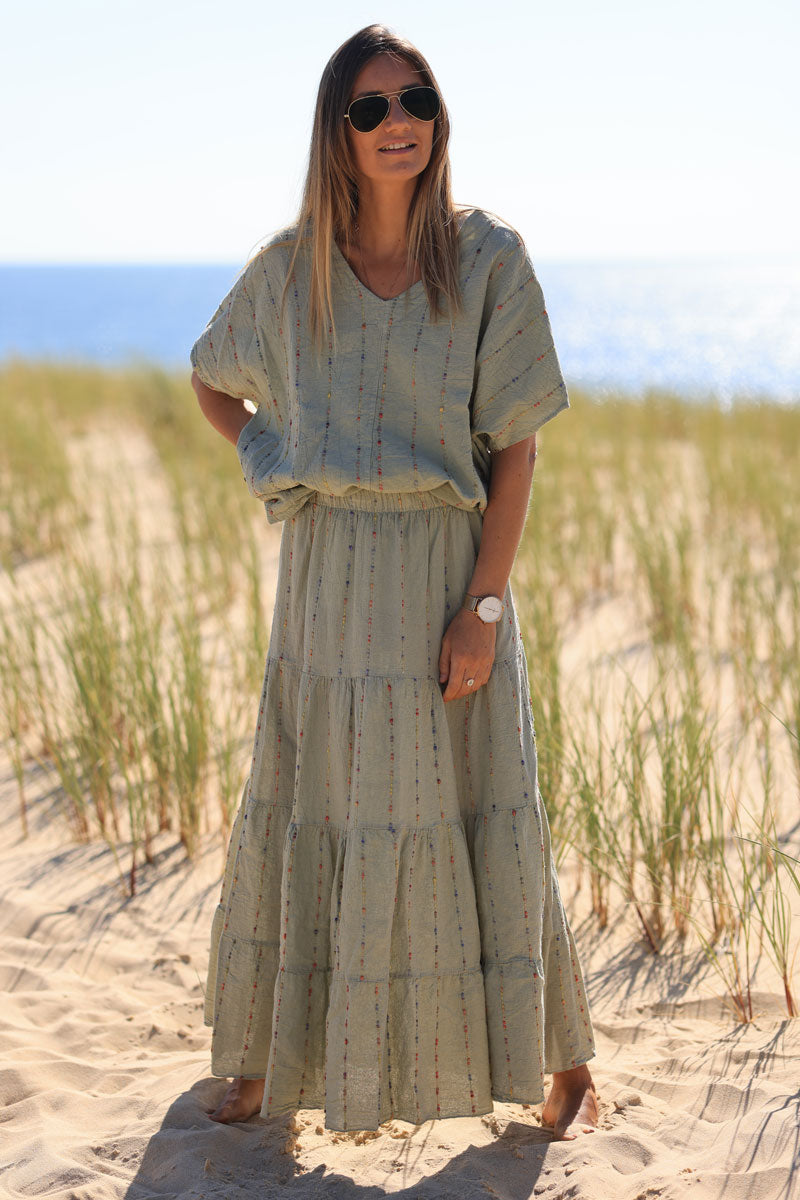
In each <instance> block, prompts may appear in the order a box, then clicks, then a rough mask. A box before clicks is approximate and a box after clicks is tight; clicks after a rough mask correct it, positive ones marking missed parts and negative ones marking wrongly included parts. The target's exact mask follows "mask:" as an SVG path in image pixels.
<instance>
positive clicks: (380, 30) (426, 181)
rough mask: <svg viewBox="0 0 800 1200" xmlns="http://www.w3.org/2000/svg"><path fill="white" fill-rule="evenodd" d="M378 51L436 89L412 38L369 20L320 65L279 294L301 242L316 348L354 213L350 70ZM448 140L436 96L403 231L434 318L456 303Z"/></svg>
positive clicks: (328, 322) (329, 316)
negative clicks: (334, 267) (340, 246)
mask: <svg viewBox="0 0 800 1200" xmlns="http://www.w3.org/2000/svg"><path fill="white" fill-rule="evenodd" d="M377 54H391V55H394V56H396V57H399V58H401V59H403V60H405V61H406V62H408V63H409V65H410V66H411V67H412V68H413V69H414V70H415V71H417V72H419V74H420V75H421V76H422V78H423V80H424V81H425V83H426V84H427V85H428V86H429V87H433V88H436V91H437V92H439V95H440V96H441V91H440V89H439V87H438V85H437V83H436V79H435V77H434V74H433V71H432V70H431V68H430V66H429V64H428V62H427V60H426V59H425V58H424V57H423V55H422V54H421V53H420V52H419V50H417V48H416V47H415V46H414V45H412V43H411V42H409V41H407V40H406V39H405V38H403V37H399V36H398V35H397V34H395V33H393V32H392V30H390V29H388V28H387V27H386V26H385V25H367V26H366V27H365V28H364V29H360V30H359V31H358V33H355V34H353V36H352V37H350V38H348V39H347V41H346V42H343V43H342V45H341V46H340V47H339V49H338V50H337V51H336V53H335V54H334V55H333V56H332V57H331V59H330V60H329V62H328V63H327V65H326V67H325V69H324V71H323V72H322V79H321V80H320V85H319V90H318V92H317V103H316V110H315V113H314V125H313V131H312V134H311V147H310V150H309V155H308V170H307V173H306V179H305V185H304V188H303V198H302V202H301V206H300V213H299V216H298V218H297V224H296V232H295V235H294V239H293V240H294V249H293V251H292V255H291V259H290V261H289V269H288V272H287V278H286V284H285V286H284V290H283V297H282V300H283V301H284V302H285V300H286V294H287V289H288V287H289V283H290V281H291V278H292V272H293V270H294V266H295V263H296V261H297V256H298V254H299V252H300V247H301V245H303V244H306V245H307V246H308V249H309V251H310V260H311V279H310V299H309V326H310V331H311V337H312V341H313V342H314V344H315V345H316V346H317V347H321V346H322V343H323V337H324V334H325V331H327V329H328V327H329V326H330V327H331V329H332V331H333V336H334V338H335V323H334V317H333V299H332V292H331V254H332V251H333V243H334V240H337V241H339V242H343V243H344V244H345V245H347V246H349V245H351V244H352V242H353V241H354V232H355V224H356V220H357V216H358V185H357V182H356V175H355V170H354V167H353V163H352V159H351V155H350V147H349V144H348V140H347V134H346V130H345V122H344V119H343V118H344V113H345V111H346V109H347V106H348V104H349V102H350V93H351V91H352V88H353V83H354V81H355V78H356V76H357V75H358V73H359V71H360V70H361V69H362V67H364V66H365V65H366V64H367V63H368V62H369V61H370V59H372V58H374V57H375V56H376V55H377ZM449 142H450V118H449V116H448V112H447V108H446V106H445V103H444V99H442V103H441V109H440V112H439V115H438V116H437V117H436V120H435V122H434V127H433V149H432V151H431V157H430V160H429V161H428V164H427V166H426V167H425V169H424V171H422V172H421V173H420V175H419V176H418V178H417V186H416V190H415V192H414V197H413V199H412V201H411V207H410V209H409V214H408V230H407V234H408V252H407V265H408V268H409V271H410V270H411V269H412V268H413V264H414V263H415V262H416V263H418V264H419V268H420V273H421V276H422V281H423V284H424V286H425V292H426V295H427V297H428V303H429V306H430V310H431V315H432V318H433V320H434V321H435V320H436V318H437V317H438V316H439V315H440V314H445V313H446V312H447V311H448V309H449V313H450V315H451V316H452V315H455V314H456V313H457V312H459V311H460V309H461V287H460V282H459V248H458V223H457V220H456V209H455V206H454V203H453V195H452V189H451V181H450V156H449ZM254 257H257V256H254ZM250 261H252V259H251V260H250ZM248 265H249V264H248Z"/></svg>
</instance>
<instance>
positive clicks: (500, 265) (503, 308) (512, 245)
mask: <svg viewBox="0 0 800 1200" xmlns="http://www.w3.org/2000/svg"><path fill="white" fill-rule="evenodd" d="M510 237H513V241H510V242H509V245H508V247H507V248H505V249H504V250H503V251H501V252H500V253H499V254H498V255H497V261H496V262H495V264H494V267H493V269H492V274H491V276H490V278H489V282H488V285H487V289H486V302H485V306H484V319H483V332H482V335H481V338H480V341H479V343H478V350H477V355H476V362H475V382H474V388H473V393H472V400H471V404H470V409H471V426H472V433H473V436H474V437H475V436H477V437H483V438H484V439H485V441H486V443H487V444H488V446H489V449H490V450H505V449H506V447H508V446H513V445H514V443H515V442H521V441H523V440H524V439H525V438H527V437H530V436H531V434H533V433H536V431H537V430H538V429H539V428H540V427H541V426H542V425H544V423H545V421H549V420H550V418H551V417H554V416H555V415H556V413H559V412H561V410H562V409H565V408H569V398H568V396H567V388H566V384H565V383H564V378H563V376H562V374H561V367H560V365H559V362H558V356H557V355H556V349H555V346H554V345H553V338H552V334H551V332H550V319H549V317H548V315H547V310H546V309H545V305H544V296H543V295H542V289H541V287H540V286H539V281H538V279H537V278H536V274H535V272H534V269H533V264H532V263H531V260H530V257H529V255H528V253H527V251H526V249H525V247H524V245H523V244H522V243H521V242H520V241H519V240H518V239H517V237H516V235H510Z"/></svg>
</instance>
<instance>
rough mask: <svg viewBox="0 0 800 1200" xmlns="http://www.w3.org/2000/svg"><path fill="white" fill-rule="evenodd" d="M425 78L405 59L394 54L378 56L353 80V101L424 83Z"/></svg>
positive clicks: (351, 97)
mask: <svg viewBox="0 0 800 1200" xmlns="http://www.w3.org/2000/svg"><path fill="white" fill-rule="evenodd" d="M424 82H425V80H424V77H423V76H422V75H421V74H420V72H419V71H417V70H415V69H414V67H412V65H411V63H409V62H406V60H405V59H404V58H397V57H395V55H393V54H376V56H375V57H374V58H371V59H370V60H369V62H368V63H366V64H365V65H364V66H363V67H362V68H361V70H360V71H359V72H358V74H357V75H356V77H355V79H354V80H353V90H352V93H351V96H350V99H351V100H357V99H358V98H359V96H368V95H370V93H375V92H393V91H396V90H399V89H400V88H404V87H414V85H415V84H420V83H424Z"/></svg>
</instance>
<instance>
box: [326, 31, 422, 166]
mask: <svg viewBox="0 0 800 1200" xmlns="http://www.w3.org/2000/svg"><path fill="white" fill-rule="evenodd" d="M426 82H427V80H426V79H424V78H423V76H422V75H421V74H420V73H419V71H415V70H414V69H413V67H412V66H411V65H410V64H409V63H407V62H405V60H403V59H397V58H395V57H394V56H393V55H390V54H377V55H376V56H375V58H372V59H370V61H369V62H368V63H367V64H366V66H364V67H362V68H361V70H360V71H359V73H358V75H357V76H356V78H355V82H354V83H353V90H352V92H351V93H350V101H348V103H349V102H351V101H353V100H357V99H358V98H359V96H365V95H368V94H369V93H370V92H372V93H375V92H379V93H384V92H399V91H402V90H403V89H404V88H408V87H415V86H419V85H420V84H425V83H426ZM390 104H391V108H390V109H389V114H388V116H387V117H386V120H385V121H383V122H382V123H381V124H380V125H379V126H378V128H377V129H373V130H372V132H371V133H359V132H358V131H357V130H356V129H353V127H352V126H351V124H350V122H349V121H348V122H347V138H348V142H349V144H350V153H351V155H352V160H353V166H354V168H355V172H356V178H357V180H361V179H371V180H374V181H375V182H376V183H386V182H391V181H392V180H397V181H400V182H402V181H404V180H408V179H413V178H414V177H415V176H417V175H419V174H420V173H421V172H422V171H424V170H425V168H426V166H427V165H428V162H429V160H430V157H431V150H432V149H433V128H434V125H435V124H436V122H435V121H417V120H416V119H415V118H414V117H410V116H409V115H408V113H407V112H405V110H404V109H403V107H402V106H401V104H400V101H399V99H398V97H397V96H392V97H391V100H390ZM391 146H402V147H403V148H402V149H399V148H398V149H389V148H388V147H391Z"/></svg>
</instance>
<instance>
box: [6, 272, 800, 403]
mask: <svg viewBox="0 0 800 1200" xmlns="http://www.w3.org/2000/svg"><path fill="white" fill-rule="evenodd" d="M240 265H241V264H229V265H226V264H222V265H191V264H177V265H175V264H163V265H135V264H134V265H131V264H121V265H113V264H109V265H105V264H102V265H95V264H91V265H89V264H86V265H70V264H68V265H61V264H59V265H39V264H36V265H25V264H6V265H0V363H2V362H7V361H8V360H10V359H13V358H23V359H35V360H38V359H48V360H50V361H62V362H69V363H75V364H77V363H94V364H100V365H106V366H124V365H128V364H130V365H133V364H141V363H143V362H149V363H155V364H158V365H161V366H164V367H167V368H171V369H175V368H177V369H179V370H180V369H181V368H184V369H185V370H186V371H187V374H188V373H189V372H190V371H191V366H190V364H189V350H190V347H191V345H192V343H193V342H194V340H195V339H196V338H197V336H198V335H199V334H200V332H201V331H202V330H203V328H204V327H205V325H206V323H207V321H208V320H209V318H210V317H211V315H212V314H213V312H214V311H215V309H216V307H217V305H218V304H219V302H220V300H221V299H222V298H223V296H224V295H225V294H226V292H227V291H228V290H229V288H230V287H231V285H232V283H233V281H234V279H235V277H236V274H237V272H238V269H239V266H240ZM536 271H537V275H538V277H539V281H540V283H541V285H542V288H543V290H544V295H545V301H546V304H547V310H548V313H549V315H550V321H551V325H552V328H553V336H554V338H555V343H556V348H557V351H558V355H559V359H560V361H561V365H562V369H563V372H564V375H565V377H566V379H567V383H568V385H569V384H573V385H579V386H583V387H586V388H591V389H593V390H595V391H596V392H597V393H599V394H601V395H602V394H607V393H609V392H612V391H614V390H617V389H622V390H624V391H626V392H629V393H633V394H640V393H641V392H643V391H644V390H645V389H647V388H651V387H655V388H665V389H670V390H676V391H680V392H681V393H683V394H685V395H687V396H690V397H692V398H696V399H697V400H699V401H702V400H703V399H708V398H710V397H715V398H717V399H718V400H720V401H721V402H722V403H723V404H724V403H727V402H729V401H730V399H731V398H732V397H734V396H736V395H740V396H755V397H770V398H774V399H776V400H780V401H787V402H790V401H799V400H800V257H792V258H786V259H782V260H779V259H775V258H772V259H768V260H767V259H752V258H748V259H746V260H745V259H740V260H733V259H730V260H713V261H712V260H709V261H704V262H703V261H699V260H693V261H686V262H678V261H669V262H642V261H637V262H597V261H593V262H586V263H580V262H569V263H558V262H541V263H537V264H536Z"/></svg>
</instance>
